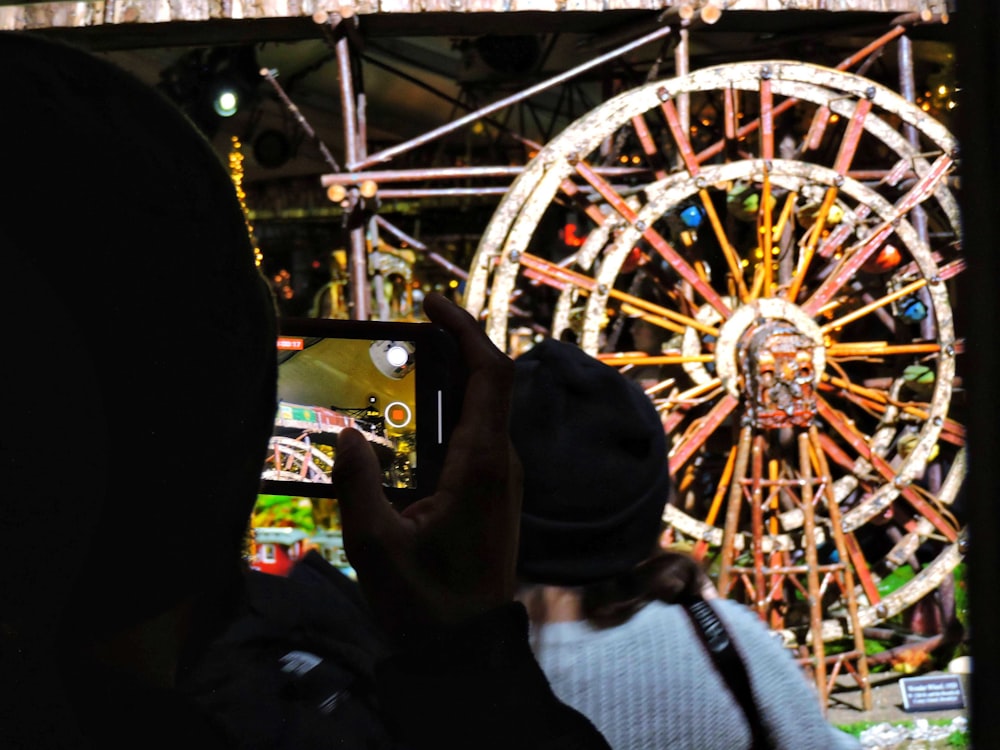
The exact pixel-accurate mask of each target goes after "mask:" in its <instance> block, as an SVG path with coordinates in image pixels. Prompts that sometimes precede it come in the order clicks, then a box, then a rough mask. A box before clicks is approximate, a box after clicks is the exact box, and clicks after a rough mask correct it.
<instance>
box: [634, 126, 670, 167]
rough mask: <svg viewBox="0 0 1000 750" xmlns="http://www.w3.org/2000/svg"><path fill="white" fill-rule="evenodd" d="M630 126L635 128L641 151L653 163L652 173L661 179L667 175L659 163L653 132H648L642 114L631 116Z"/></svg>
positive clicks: (658, 151)
mask: <svg viewBox="0 0 1000 750" xmlns="http://www.w3.org/2000/svg"><path fill="white" fill-rule="evenodd" d="M632 127H633V128H634V129H635V134H636V137H638V139H639V144H640V145H641V146H642V150H643V153H645V154H646V157H647V158H648V159H649V160H650V163H651V164H652V165H653V168H654V171H653V173H654V174H655V175H656V179H658V180H662V179H663V178H665V177H666V176H667V171H666V170H665V169H664V168H663V167H662V166H661V165H660V163H659V162H660V161H661V159H660V149H659V148H658V147H657V144H656V141H655V140H654V139H653V134H652V133H650V132H649V126H648V125H646V119H645V118H644V117H643V116H642V115H636V116H635V117H633V118H632Z"/></svg>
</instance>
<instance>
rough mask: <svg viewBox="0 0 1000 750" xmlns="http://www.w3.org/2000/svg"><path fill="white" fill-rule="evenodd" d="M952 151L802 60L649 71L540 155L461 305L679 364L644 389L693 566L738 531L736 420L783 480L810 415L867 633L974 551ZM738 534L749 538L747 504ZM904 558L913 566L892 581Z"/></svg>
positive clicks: (895, 110)
mask: <svg viewBox="0 0 1000 750" xmlns="http://www.w3.org/2000/svg"><path fill="white" fill-rule="evenodd" d="M680 102H683V103H684V104H685V105H687V106H689V107H690V111H691V112H692V113H694V117H693V119H692V121H693V122H694V126H693V127H687V126H686V124H685V123H684V122H683V119H682V116H681V115H680V114H679V110H680V111H684V110H683V108H682V107H679V106H678V104H679V103H680ZM903 128H907V129H909V130H910V131H911V135H910V137H904V136H903V134H902V133H901V129H903ZM608 144H613V146H614V147H613V148H610V149H609V148H608ZM956 148H957V144H956V142H955V139H954V138H953V136H952V135H951V134H950V133H949V132H948V131H947V129H946V128H945V127H944V126H943V125H941V124H940V123H939V122H938V121H936V120H934V119H933V118H931V117H929V116H928V115H927V114H926V113H924V112H923V111H922V110H920V109H919V108H918V107H915V106H913V105H911V104H909V103H907V102H906V101H905V100H904V99H902V98H901V97H900V96H898V95H897V94H895V93H894V92H893V91H891V90H890V89H887V88H885V87H884V86H881V85H879V84H877V83H874V82H872V81H870V80H867V79H865V78H862V77H859V76H856V75H852V74H849V73H843V72H840V71H837V70H832V69H828V68H823V67H818V66H814V65H809V64H805V63H799V62H789V61H770V62H763V63H757V62H755V63H743V64H735V65H725V66H718V67H713V68H706V69H703V70H699V71H696V72H694V73H691V74H689V75H686V76H683V77H679V78H675V79H671V80H666V81H658V82H653V83H649V84H646V85H644V86H641V87H639V88H636V89H633V90H630V91H627V92H625V93H622V94H620V95H618V96H616V97H615V98H613V99H611V100H609V101H607V102H605V103H604V104H603V105H601V106H599V107H598V108H597V109H595V110H593V111H592V112H591V113H589V114H587V115H585V116H584V117H582V118H580V119H579V120H577V121H576V122H575V123H574V124H572V125H571V126H570V127H568V128H567V129H566V130H565V131H563V133H561V134H560V135H559V136H557V137H556V138H555V139H554V140H553V141H551V142H550V143H549V144H548V145H546V146H545V147H544V148H543V149H541V150H540V152H539V153H538V155H537V156H536V157H535V158H534V159H533V160H532V161H531V162H530V163H529V164H528V165H527V166H526V168H525V170H524V172H523V173H522V174H521V176H520V177H519V178H518V179H517V180H516V181H515V183H514V184H513V185H512V186H511V188H510V190H509V191H508V193H507V195H506V196H505V197H504V199H503V201H502V202H501V204H500V206H499V207H498V209H497V211H496V212H495V214H494V216H493V219H492V220H491V222H490V224H489V226H488V227H487V230H486V232H485V234H484V236H483V239H482V241H481V243H480V246H479V248H478V250H477V253H476V256H475V258H474V260H473V264H472V268H471V271H470V275H469V279H468V281H467V286H466V293H465V304H466V307H467V308H468V309H469V310H470V311H471V312H472V313H473V314H476V315H481V316H484V317H485V319H486V326H487V331H488V333H489V335H490V337H491V338H492V339H493V340H494V342H495V343H496V344H497V345H498V346H500V347H501V348H506V349H509V350H513V349H514V348H516V347H515V345H514V343H513V342H514V341H515V337H514V333H515V331H516V330H517V327H518V326H519V325H520V324H522V323H526V322H528V320H527V319H525V318H524V317H523V316H526V315H527V316H530V318H531V320H530V322H531V323H533V324H534V325H535V326H536V327H537V326H538V325H539V324H541V325H543V326H548V334H549V335H551V336H555V337H567V336H569V337H571V338H573V339H574V340H576V341H577V342H578V343H579V344H580V346H581V347H582V348H584V349H585V350H586V351H588V352H589V353H591V354H593V355H595V356H598V357H600V358H602V359H604V360H605V361H607V362H609V363H611V364H614V365H621V366H622V367H623V370H626V371H627V370H628V368H630V367H634V366H636V365H658V366H662V367H663V368H665V369H666V372H665V373H662V374H661V377H660V378H659V382H657V383H655V384H653V385H651V386H649V387H648V388H647V393H648V394H649V395H650V396H651V398H653V400H654V403H655V404H656V406H657V409H658V410H659V411H660V414H661V416H662V419H663V423H664V426H665V429H666V431H667V433H668V435H669V436H670V439H671V449H670V455H669V461H670V468H671V472H672V474H673V476H674V478H675V485H676V486H677V488H678V493H677V497H675V498H673V499H672V500H671V503H670V504H669V505H668V507H667V510H666V513H665V515H664V518H665V520H666V522H667V523H668V524H669V527H670V529H671V532H672V534H673V535H674V537H675V538H676V539H678V540H688V541H689V542H691V543H693V544H694V545H695V547H694V549H695V551H696V554H698V555H699V556H702V555H708V556H710V557H711V556H713V555H717V553H718V551H719V547H720V545H721V544H722V537H723V528H722V526H723V521H724V519H725V517H726V512H725V508H726V496H727V494H728V491H729V487H730V485H731V484H732V483H733V482H736V481H739V480H741V479H743V477H741V476H740V475H739V471H736V472H734V470H733V465H734V463H735V462H736V454H737V452H738V451H737V443H738V442H739V438H738V435H739V434H740V430H741V428H742V427H749V428H750V429H751V430H752V431H754V432H756V433H757V434H759V435H761V436H763V440H764V442H765V446H766V447H765V454H764V456H763V465H764V466H766V471H765V474H766V476H767V477H770V478H771V479H772V480H777V479H784V480H786V481H788V482H790V483H794V482H795V481H796V478H797V477H798V476H799V472H800V467H799V466H798V465H797V460H793V459H792V458H791V456H792V454H793V453H794V451H792V450H789V449H788V446H789V444H792V445H794V442H795V441H794V440H790V435H791V434H792V433H794V432H795V431H805V430H807V429H810V428H815V429H812V430H811V431H812V432H814V433H816V434H817V438H816V443H815V445H816V455H814V457H813V458H814V461H815V463H816V465H817V466H818V467H822V469H823V470H824V472H825V473H826V474H825V475H826V476H828V478H829V482H828V485H829V486H828V487H826V488H824V490H823V492H822V493H821V500H822V505H821V506H820V507H819V512H820V513H821V515H823V519H822V522H823V523H825V524H826V528H827V529H828V530H829V528H830V523H831V521H830V504H831V502H832V501H833V499H835V500H836V508H835V509H834V510H838V511H839V515H840V516H841V518H840V525H841V527H842V528H843V530H844V532H845V539H846V541H847V544H848V548H847V552H848V554H849V555H850V557H851V562H852V563H853V566H854V569H855V571H856V574H857V580H858V582H859V585H858V589H857V594H858V603H859V610H858V619H859V621H860V623H861V624H862V625H863V626H867V625H872V624H875V623H878V622H881V621H884V620H887V619H888V618H891V617H893V616H895V615H897V614H899V613H900V612H902V611H903V610H905V609H906V608H908V607H910V606H911V605H913V604H914V603H915V602H917V601H918V600H920V599H921V598H922V597H924V596H925V595H927V594H928V593H930V592H932V591H934V590H935V589H936V588H938V587H939V586H940V585H941V583H942V581H944V580H945V578H946V577H948V576H949V575H950V573H951V571H952V570H953V569H954V567H955V566H956V565H957V564H958V562H959V561H960V559H961V555H962V553H963V551H964V544H965V536H964V530H963V522H962V520H961V518H960V516H961V513H960V511H959V509H958V507H957V506H958V505H959V503H957V502H956V500H957V498H958V497H959V490H960V488H961V485H962V482H963V478H964V473H965V451H964V430H963V428H962V424H961V419H960V418H958V417H956V416H955V415H954V414H953V412H954V411H955V410H956V408H958V406H959V405H958V403H957V402H958V400H959V399H958V396H959V394H960V393H961V389H960V387H958V386H960V381H959V380H958V378H957V377H956V355H957V354H958V353H959V351H960V349H961V342H960V340H958V339H957V338H956V336H955V332H954V326H953V321H952V309H951V304H950V298H949V289H948V287H949V286H950V285H951V284H952V283H953V282H951V279H953V277H954V276H955V275H956V274H957V273H959V272H960V271H961V270H962V268H963V262H962V260H961V257H960V249H961V248H960V239H959V232H960V229H959V216H958V209H957V201H956V200H955V197H954V195H953V194H952V192H951V190H950V187H949V182H948V177H949V175H951V173H952V172H953V171H954V169H955V167H956V165H955V162H954V160H955V158H956ZM626 160H627V162H628V165H627V167H620V166H619V167H618V168H617V169H616V168H613V167H614V166H617V165H620V164H621V163H623V162H624V161H626ZM569 211H574V212H575V215H576V216H580V217H583V216H585V217H586V219H585V220H584V221H585V223H586V226H585V227H584V229H583V231H580V232H579V235H580V236H583V237H584V238H585V239H584V240H583V242H582V244H581V245H580V246H579V247H578V248H576V249H575V250H573V251H571V250H569V249H566V248H565V245H564V244H563V243H562V241H561V240H560V239H559V237H558V236H557V235H556V232H555V231H554V229H553V227H554V226H556V224H557V223H558V224H562V223H563V222H562V221H560V217H564V216H565V215H566V214H567V212H569ZM553 248H561V250H553ZM630 317H631V318H635V317H639V318H642V319H644V320H646V321H647V322H650V323H652V324H654V325H656V326H659V327H661V328H663V329H666V331H667V332H668V335H670V336H671V337H672V338H670V340H669V341H668V342H667V343H666V344H665V346H664V348H663V350H662V352H660V353H659V354H658V355H657V356H650V355H648V354H642V353H633V354H629V353H627V352H621V351H615V349H616V348H619V347H617V346H616V344H617V340H618V338H617V337H618V336H619V334H620V332H621V331H622V330H623V328H624V325H625V324H626V322H627V319H628V318H630ZM734 474H735V476H734ZM770 494H771V495H772V496H771V497H770V498H769V499H768V503H769V507H768V508H767V514H768V518H767V522H766V524H765V526H764V539H763V546H764V548H765V550H785V551H786V552H787V553H788V554H789V555H790V556H792V557H793V558H794V557H795V556H796V555H801V548H802V526H803V523H802V513H801V510H799V509H796V508H795V507H794V506H793V504H789V503H788V502H787V498H784V497H782V496H781V494H782V493H780V492H774V493H770ZM823 507H825V508H826V513H825V515H824V514H823V513H822V508H823ZM758 535H759V533H758ZM827 538H829V537H827ZM733 544H734V546H735V547H737V548H738V549H743V550H746V549H749V547H750V545H751V529H750V525H749V522H748V521H747V519H746V517H744V518H743V519H742V521H740V525H739V534H738V535H737V536H736V538H735V539H734V542H733ZM827 552H829V550H828V551H827ZM904 562H910V563H911V566H912V567H913V568H914V569H915V570H919V572H918V573H917V574H916V575H915V576H914V577H913V578H912V579H911V580H909V581H908V582H907V583H905V584H904V585H902V586H901V587H899V588H897V589H895V590H894V591H893V592H892V593H888V592H887V591H886V590H884V589H881V588H880V584H881V583H883V581H884V578H885V576H886V575H887V574H888V573H890V572H891V571H893V570H895V569H896V568H898V567H900V566H901V565H902V564H903V563H904Z"/></svg>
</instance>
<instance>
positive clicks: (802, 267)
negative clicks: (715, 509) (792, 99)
mask: <svg viewBox="0 0 1000 750" xmlns="http://www.w3.org/2000/svg"><path fill="white" fill-rule="evenodd" d="M871 109H872V102H871V99H860V100H858V103H857V105H855V107H854V113H853V114H852V115H851V121H850V122H849V123H848V124H847V130H846V132H845V133H844V137H843V139H842V140H841V141H840V148H839V149H838V151H837V158H836V159H835V160H834V163H833V171H834V172H836V173H837V174H838V175H840V176H841V177H843V176H844V175H846V174H847V170H848V169H850V166H851V162H852V161H853V160H854V155H855V153H857V150H858V144H859V143H860V142H861V135H862V133H864V127H865V119H867V117H868V114H869V113H870V112H871ZM837 193H838V190H837V188H836V187H830V188H827V190H826V195H824V196H823V203H822V204H821V205H820V209H819V213H818V214H817V215H816V219H815V221H814V222H813V225H812V227H811V229H810V231H809V234H808V239H807V241H806V245H805V247H803V248H802V256H801V258H800V260H799V265H798V268H797V269H796V272H795V277H794V278H793V279H792V283H791V284H790V285H789V287H788V294H787V299H788V300H790V301H792V302H794V301H795V300H796V298H798V296H799V291H800V290H801V289H802V284H803V283H804V282H805V278H806V274H808V272H809V266H810V265H811V264H812V256H813V253H814V252H815V250H816V246H817V245H818V244H819V240H820V237H822V234H823V228H824V227H825V226H826V220H827V217H828V216H829V215H830V209H831V208H833V204H834V203H835V202H836V200H837Z"/></svg>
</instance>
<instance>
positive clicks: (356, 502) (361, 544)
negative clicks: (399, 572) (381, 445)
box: [332, 429, 399, 573]
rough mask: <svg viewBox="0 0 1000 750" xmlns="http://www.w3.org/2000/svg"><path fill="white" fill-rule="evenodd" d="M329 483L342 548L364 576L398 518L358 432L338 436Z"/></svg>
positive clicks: (380, 474) (392, 530)
mask: <svg viewBox="0 0 1000 750" xmlns="http://www.w3.org/2000/svg"><path fill="white" fill-rule="evenodd" d="M332 480H333V484H334V488H335V490H336V492H337V504H338V506H339V507H340V523H341V526H342V528H343V531H344V548H345V550H346V552H347V556H348V558H349V559H350V562H351V565H352V566H353V567H354V568H355V569H356V570H357V571H358V572H359V573H363V572H364V568H365V566H366V561H367V560H370V559H371V557H372V555H373V554H377V551H378V550H380V549H383V548H384V547H385V546H386V545H388V544H391V539H390V537H391V536H392V534H393V532H394V530H395V528H396V526H397V525H398V523H399V519H398V516H397V514H396V511H395V510H394V509H393V507H392V506H391V505H390V504H389V501H388V500H386V498H385V494H384V493H383V492H382V472H381V470H380V469H379V464H378V459H377V458H376V456H375V452H374V451H373V450H372V448H371V446H370V445H368V441H367V440H365V438H364V436H363V435H362V434H361V433H360V432H358V431H357V430H353V429H346V430H344V431H343V432H341V433H340V435H339V436H338V437H337V456H336V460H335V461H334V465H333V477H332Z"/></svg>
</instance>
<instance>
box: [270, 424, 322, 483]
mask: <svg viewBox="0 0 1000 750" xmlns="http://www.w3.org/2000/svg"><path fill="white" fill-rule="evenodd" d="M332 471H333V458H332V456H330V455H328V454H327V453H326V452H324V451H323V450H322V449H321V448H320V447H319V446H318V444H316V443H313V442H312V441H311V440H309V439H308V438H306V439H301V440H296V439H294V438H289V437H282V436H280V435H276V436H274V437H272V438H271V440H270V442H269V443H268V454H267V459H266V462H265V465H264V471H263V473H262V475H261V476H262V478H263V479H268V480H285V481H289V480H290V481H294V482H318V483H321V484H329V483H330V482H331V481H332V480H331V479H330V474H331V472H332Z"/></svg>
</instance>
